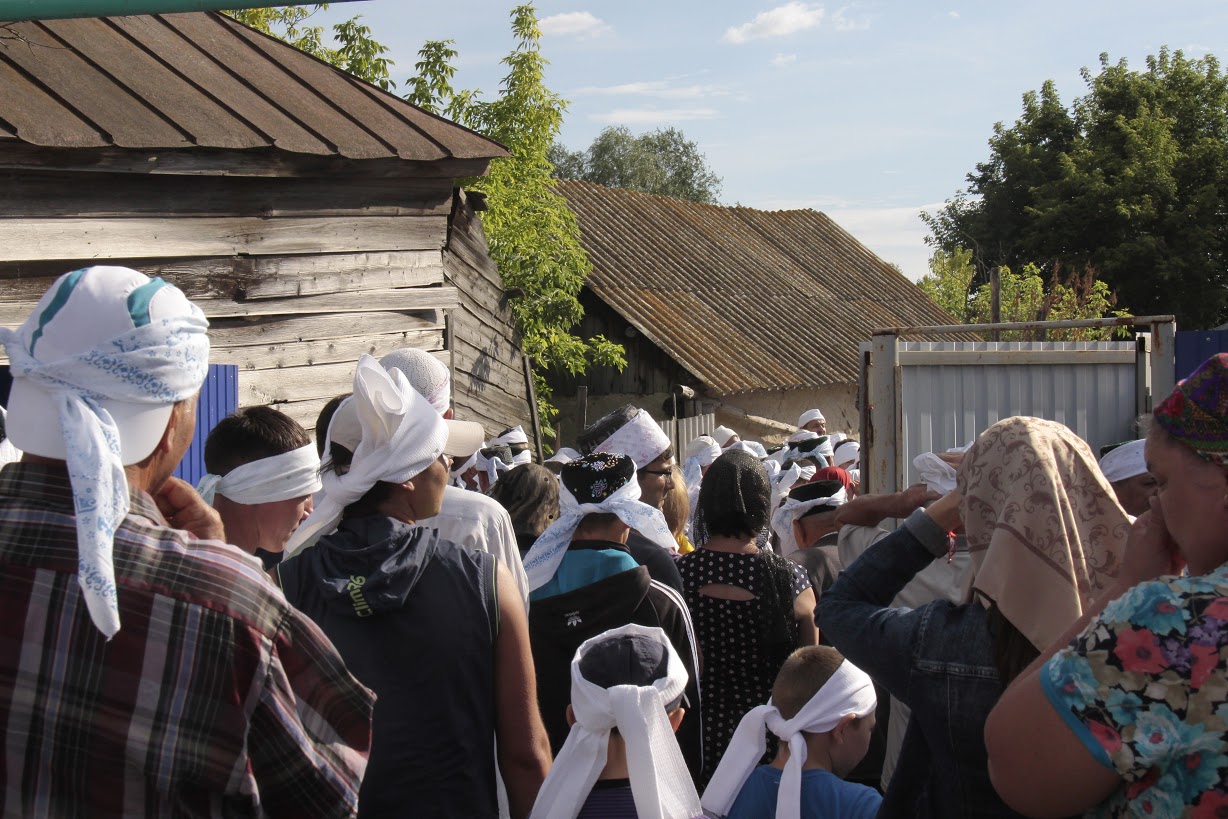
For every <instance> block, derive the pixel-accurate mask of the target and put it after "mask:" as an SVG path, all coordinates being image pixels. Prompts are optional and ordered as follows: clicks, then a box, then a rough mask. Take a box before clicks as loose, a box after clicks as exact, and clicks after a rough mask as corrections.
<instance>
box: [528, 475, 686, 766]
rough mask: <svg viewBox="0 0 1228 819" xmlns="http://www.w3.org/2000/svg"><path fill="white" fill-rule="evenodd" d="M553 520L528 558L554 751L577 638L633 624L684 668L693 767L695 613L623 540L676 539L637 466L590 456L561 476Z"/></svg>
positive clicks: (532, 618)
mask: <svg viewBox="0 0 1228 819" xmlns="http://www.w3.org/2000/svg"><path fill="white" fill-rule="evenodd" d="M559 484H560V486H559V517H558V519H557V520H555V522H554V523H552V524H551V525H550V526H549V527H548V528H547V529H546V531H544V532H542V534H541V535H540V536H539V537H538V538H537V541H536V542H535V543H534V544H533V548H531V549H530V550H529V552H528V553H527V554H526V555H525V558H524V565H525V570H526V571H527V572H528V575H529V586H530V587H531V588H532V589H533V592H532V593H531V597H530V599H531V600H532V601H533V602H532V607H531V608H530V610H529V626H530V633H531V635H532V644H533V659H534V663H535V665H536V669H537V686H538V701H539V702H540V703H541V709H542V719H543V720H544V721H545V723H546V730H547V731H548V733H549V734H550V743H551V747H552V748H553V749H554V750H555V751H558V749H559V748H560V747H561V746H562V744H563V741H564V740H565V739H566V738H567V722H566V709H567V703H568V698H569V696H570V674H569V671H568V669H569V667H570V664H571V660H572V657H573V656H574V654H575V651H576V649H577V648H578V647H579V646H580V644H581V643H582V642H583V641H584V640H586V639H588V638H589V637H593V636H595V635H597V634H600V633H601V632H603V631H606V630H607V629H611V628H616V627H618V626H623V625H626V624H628V623H638V624H640V625H644V626H655V627H658V628H661V629H663V630H664V631H665V633H666V634H667V635H668V636H669V639H670V642H671V643H673V646H674V649H675V650H676V651H677V652H678V655H679V656H680V657H681V658H682V662H683V665H684V666H685V667H686V669H687V673H688V674H689V675H690V678H691V682H690V683H689V685H688V692H687V694H688V697H689V698H690V701H691V704H692V706H694V707H695V710H694V711H693V713H692V716H691V717H689V718H688V719H687V720H686V721H685V723H684V725H683V729H682V732H681V734H680V736H679V741H680V743H681V744H682V747H683V751H684V754H685V755H686V758H687V763H688V765H690V766H691V770H692V771H693V772H695V773H698V772H699V771H700V770H701V765H702V753H703V752H702V745H701V740H700V732H699V725H698V723H699V710H698V705H699V688H698V679H699V678H698V675H697V674H696V660H695V658H696V656H697V652H696V650H695V640H694V636H693V633H692V628H691V616H690V612H689V611H688V609H687V607H686V603H685V602H684V601H683V599H682V596H681V595H680V594H678V593H677V592H676V591H674V590H673V589H672V588H670V587H669V586H666V585H665V584H663V583H659V582H657V581H655V580H653V579H652V577H651V576H650V575H649V572H648V567H646V566H641V565H639V564H638V563H637V562H636V560H635V559H634V557H633V556H632V555H631V554H630V552H629V550H628V549H627V546H626V541H627V535H628V534H629V533H630V531H631V530H632V529H635V530H636V531H639V532H640V533H642V534H643V535H644V536H646V537H649V538H651V539H652V540H651V542H652V543H653V544H654V545H653V548H656V549H664V548H666V547H667V546H668V545H669V544H670V543H672V542H674V540H673V535H672V534H671V533H670V531H669V527H668V526H667V525H666V523H665V518H664V516H662V514H661V511H660V510H659V509H657V508H655V507H652V506H649V505H647V504H645V503H641V502H640V501H639V500H638V497H639V490H640V485H639V483H638V482H637V481H636V479H635V463H634V461H632V460H631V458H630V457H629V456H627V455H615V454H612V453H604V454H603V453H592V454H590V455H585V456H584V457H582V458H579V459H577V460H575V461H572V462H571V463H569V464H567V465H565V466H564V467H563V469H562V471H561V472H560V473H559Z"/></svg>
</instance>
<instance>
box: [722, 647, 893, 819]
mask: <svg viewBox="0 0 1228 819" xmlns="http://www.w3.org/2000/svg"><path fill="white" fill-rule="evenodd" d="M877 704H878V702H877V700H876V698H875V696H874V683H873V682H871V680H870V677H869V675H868V674H866V673H865V672H864V671H862V670H861V669H860V668H858V667H857V666H855V665H853V664H852V663H850V662H849V661H848V660H845V661H844V662H842V663H841V664H840V667H839V668H837V669H836V673H835V674H832V676H831V679H829V680H828V681H827V682H825V683H824V684H823V687H822V688H820V689H819V690H818V691H817V692H816V693H815V695H814V696H813V697H811V699H810V702H808V703H806V705H805V706H804V707H803V708H802V710H801V711H798V712H797V715H796V716H794V717H793V719H788V720H787V719H785V718H784V717H783V716H781V714H780V711H778V710H777V709H776V706H775V705H773V704H772V702H771V700H769V701H768V704H767V705H760V706H758V707H757V708H752V709H751V710H750V711H748V712H747V714H746V716H744V717H742V721H741V722H740V723H738V729H737V730H736V731H734V734H733V739H732V740H730V742H729V747H728V748H726V750H725V755H724V756H723V757H721V762H720V764H719V765H717V767H716V773H714V774H713V775H712V781H711V782H709V783H708V787H707V789H706V790H705V791H704V796H703V806H704V809H705V810H708V811H711V812H712V813H713V815H716V816H724V815H726V814H727V813H729V809H730V808H731V807H733V803H734V800H735V799H737V798H738V794H739V793H740V792H741V790H742V786H743V785H744V784H746V779H747V778H748V777H749V776H750V774H751V772H752V771H753V770H754V769H755V766H756V765H757V764H758V763H759V759H760V758H761V757H762V756H763V755H764V754H765V753H766V752H767V735H766V733H765V730H764V729H767V730H768V731H771V732H772V733H773V734H775V735H776V736H777V737H779V738H780V740H781V741H782V742H786V743H788V745H789V761H788V762H786V763H785V769H784V773H782V774H781V777H780V790H779V791H778V792H777V796H776V819H800V817H801V815H802V800H801V797H802V767H803V766H804V765H805V764H806V756H807V752H808V749H807V747H806V737H805V734H804V733H803V732H805V733H806V734H824V733H827V732H828V731H830V730H832V729H833V728H835V727H836V726H837V725H839V724H840V720H842V719H844V718H845V717H847V716H850V715H852V716H854V717H857V718H858V719H861V718H863V717H867V716H869V715H870V714H872V713H874V708H875V707H876V706H877Z"/></svg>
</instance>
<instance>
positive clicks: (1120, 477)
mask: <svg viewBox="0 0 1228 819" xmlns="http://www.w3.org/2000/svg"><path fill="white" fill-rule="evenodd" d="M1144 443H1146V441H1144V440H1138V441H1127V442H1126V443H1124V444H1116V445H1114V446H1109V447H1102V448H1101V450H1100V453H1101V454H1100V471H1101V472H1103V473H1104V477H1106V478H1108V480H1109V485H1110V486H1112V487H1113V493H1114V494H1116V495H1117V502H1118V503H1120V504H1121V508H1122V509H1125V510H1126V514H1128V515H1130V516H1131V517H1138V516H1139V515H1141V514H1143V513H1144V512H1146V511H1147V510H1148V508H1150V507H1149V502H1150V500H1151V496H1152V495H1154V494H1155V493H1156V492H1158V491H1159V484H1158V483H1157V482H1156V479H1155V476H1154V475H1152V474H1151V473H1150V472H1149V471H1147V461H1146V459H1144V458H1143V444H1144Z"/></svg>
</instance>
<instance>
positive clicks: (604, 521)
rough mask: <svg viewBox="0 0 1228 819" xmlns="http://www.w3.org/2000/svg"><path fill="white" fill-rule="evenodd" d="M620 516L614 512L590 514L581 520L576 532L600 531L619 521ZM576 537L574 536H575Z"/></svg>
mask: <svg viewBox="0 0 1228 819" xmlns="http://www.w3.org/2000/svg"><path fill="white" fill-rule="evenodd" d="M618 519H619V518H618V515H616V514H614V513H613V512H589V513H588V514H587V515H585V516H584V517H582V518H580V523H579V525H577V526H576V531H577V532H581V533H583V532H584V531H586V530H588V531H591V530H593V529H600V528H604V527H606V526H609V525H610V524H611V523H614V522H615V521H617V520H618ZM573 537H574V535H573Z"/></svg>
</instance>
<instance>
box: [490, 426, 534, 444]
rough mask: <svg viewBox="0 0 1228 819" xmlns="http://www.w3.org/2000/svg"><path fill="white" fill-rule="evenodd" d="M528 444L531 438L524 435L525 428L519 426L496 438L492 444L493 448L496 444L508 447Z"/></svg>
mask: <svg viewBox="0 0 1228 819" xmlns="http://www.w3.org/2000/svg"><path fill="white" fill-rule="evenodd" d="M528 442H529V436H528V435H525V434H524V427H522V426H520V425H519V424H517V425H516V426H514V427H512V428H511V429H509V430H508V431H507V432H505V433H503V434H502V435H500V436H499V437H497V438H495V439H494V440H493V441H491V442H490V443H491V445H492V446H493V445H495V444H507V445H508V446H511V445H512V444H527V443H528Z"/></svg>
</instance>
